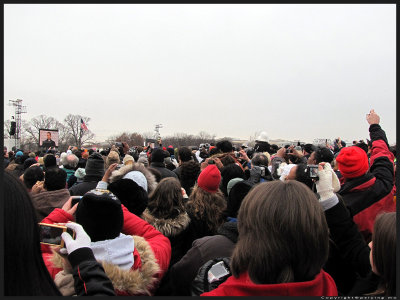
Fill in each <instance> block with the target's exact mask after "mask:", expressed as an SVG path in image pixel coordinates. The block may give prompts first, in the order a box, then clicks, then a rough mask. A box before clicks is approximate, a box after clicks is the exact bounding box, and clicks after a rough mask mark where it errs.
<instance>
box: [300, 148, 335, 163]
mask: <svg viewBox="0 0 400 300" xmlns="http://www.w3.org/2000/svg"><path fill="white" fill-rule="evenodd" d="M333 159H334V154H333V153H332V151H331V150H330V149H329V148H327V147H321V146H319V147H317V148H316V149H315V151H313V152H312V153H311V155H310V157H309V158H308V160H307V164H309V165H318V164H319V163H321V162H327V163H330V164H332V161H333Z"/></svg>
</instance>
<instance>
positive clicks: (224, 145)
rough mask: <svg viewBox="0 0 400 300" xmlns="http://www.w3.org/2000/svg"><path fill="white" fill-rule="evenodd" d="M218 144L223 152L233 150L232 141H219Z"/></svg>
mask: <svg viewBox="0 0 400 300" xmlns="http://www.w3.org/2000/svg"><path fill="white" fill-rule="evenodd" d="M216 146H217V148H218V150H220V151H221V152H223V153H227V152H231V151H232V150H233V146H232V143H231V142H230V141H228V140H223V141H219V142H218V143H217V145H216Z"/></svg>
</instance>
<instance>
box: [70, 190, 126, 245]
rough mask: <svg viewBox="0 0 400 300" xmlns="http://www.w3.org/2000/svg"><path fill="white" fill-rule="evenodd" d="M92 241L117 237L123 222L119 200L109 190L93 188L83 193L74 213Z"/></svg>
mask: <svg viewBox="0 0 400 300" xmlns="http://www.w3.org/2000/svg"><path fill="white" fill-rule="evenodd" d="M75 218H76V222H77V223H79V224H81V225H82V227H83V229H84V230H85V231H86V233H87V234H88V235H89V237H90V239H91V241H92V242H98V241H104V240H111V239H114V238H116V237H118V236H119V235H120V233H121V230H122V226H123V223H124V216H123V212H122V208H121V201H120V200H119V199H118V198H117V197H116V195H114V194H113V193H112V192H110V191H109V190H100V189H94V190H91V191H89V192H87V193H86V194H85V195H83V197H82V199H81V200H80V201H79V204H78V207H77V209H76V213H75Z"/></svg>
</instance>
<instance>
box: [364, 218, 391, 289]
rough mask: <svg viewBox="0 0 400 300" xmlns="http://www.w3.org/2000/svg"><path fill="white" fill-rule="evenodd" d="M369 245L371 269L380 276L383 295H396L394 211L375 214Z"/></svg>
mask: <svg viewBox="0 0 400 300" xmlns="http://www.w3.org/2000/svg"><path fill="white" fill-rule="evenodd" d="M370 247H371V253H370V261H371V267H372V271H373V272H374V273H375V274H377V275H379V276H380V277H381V280H382V284H383V289H384V290H385V295H386V296H394V295H396V212H391V213H384V214H381V215H378V216H377V218H376V220H375V224H374V231H373V233H372V242H371V243H370Z"/></svg>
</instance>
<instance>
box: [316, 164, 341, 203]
mask: <svg viewBox="0 0 400 300" xmlns="http://www.w3.org/2000/svg"><path fill="white" fill-rule="evenodd" d="M318 177H319V180H318V181H317V182H316V188H317V193H318V194H319V196H320V199H319V200H320V201H324V200H326V199H329V198H331V197H333V195H334V192H338V191H339V189H340V183H339V179H338V178H337V176H336V174H335V172H334V171H333V170H332V167H331V165H330V164H329V163H325V162H323V163H320V164H319V166H318Z"/></svg>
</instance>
